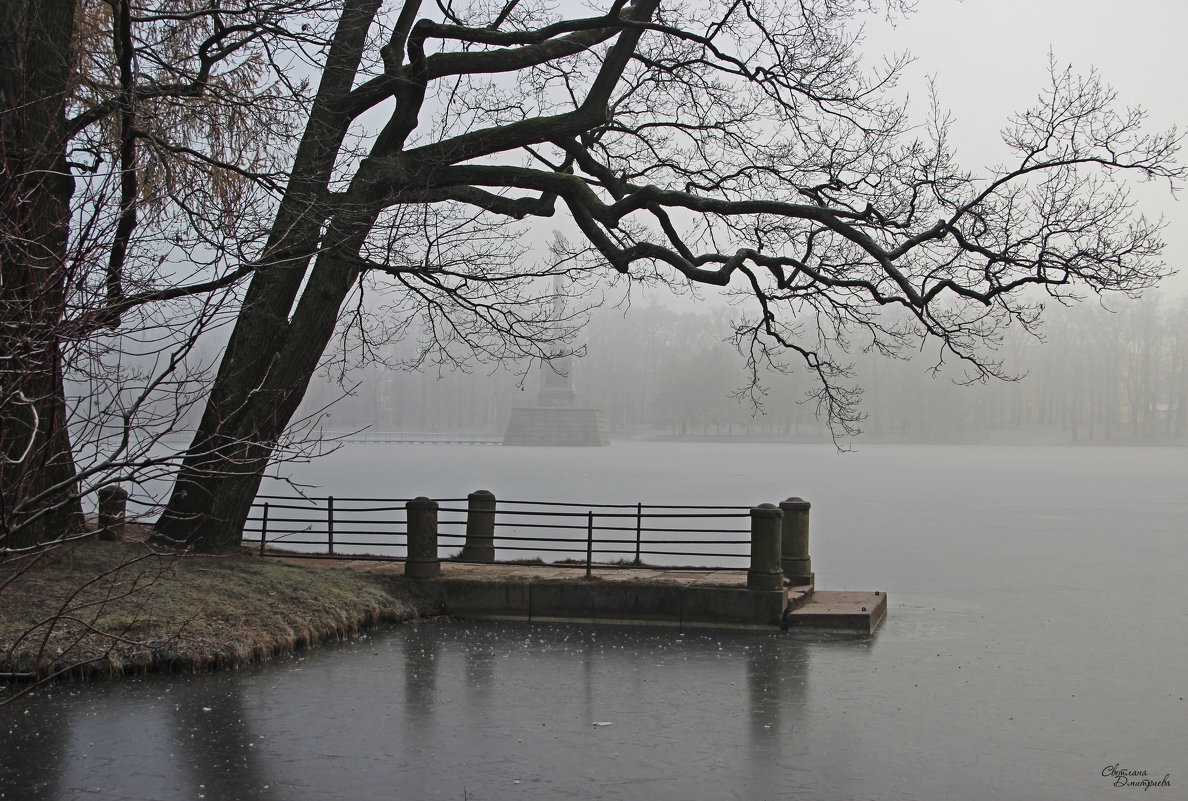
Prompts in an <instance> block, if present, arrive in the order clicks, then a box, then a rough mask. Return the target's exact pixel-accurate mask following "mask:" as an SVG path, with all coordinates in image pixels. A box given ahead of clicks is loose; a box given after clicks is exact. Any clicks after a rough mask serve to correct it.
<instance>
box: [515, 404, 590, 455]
mask: <svg viewBox="0 0 1188 801" xmlns="http://www.w3.org/2000/svg"><path fill="white" fill-rule="evenodd" d="M503 444H504V445H584V446H593V447H599V446H607V445H610V436H609V435H608V434H607V432H606V420H605V419H603V416H602V410H601V409H572V408H558V407H545V406H537V407H522V408H518V409H512V410H511V417H510V418H509V419H508V421H507V431H506V432H504V434H503Z"/></svg>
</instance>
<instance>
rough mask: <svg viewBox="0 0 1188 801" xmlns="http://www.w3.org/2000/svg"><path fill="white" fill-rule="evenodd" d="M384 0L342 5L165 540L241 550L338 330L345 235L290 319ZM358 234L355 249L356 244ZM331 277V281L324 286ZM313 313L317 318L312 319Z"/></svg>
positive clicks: (163, 531)
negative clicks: (286, 436)
mask: <svg viewBox="0 0 1188 801" xmlns="http://www.w3.org/2000/svg"><path fill="white" fill-rule="evenodd" d="M379 6H380V0H348V2H347V4H346V6H345V7H344V9H343V13H342V17H341V18H340V20H339V24H338V28H337V30H336V31H335V35H334V38H333V40H332V43H331V48H330V53H329V56H328V58H327V66H326V69H325V71H324V72H323V75H322V82H321V84H320V86H319V87H318V94H317V96H316V98H315V99H314V105H313V108H312V109H311V111H310V119H309V122H308V124H307V125H306V130H305V135H304V137H303V138H302V141H301V144H300V146H299V147H298V149H297V154H296V156H295V157H294V165H293V171H292V177H291V179H290V182H289V186H288V188H287V190H286V193H285V196H284V198H283V199H282V201H281V205H280V208H279V209H278V211H277V216H276V220H275V222H274V225H273V228H272V231H271V233H270V237H269V241H268V244H267V246H266V248H265V255H264V256H263V257H262V258H261V260H260V263H259V264H258V265H257V269H256V272H255V275H254V276H253V278H252V281H251V283H250V284H249V286H248V290H247V294H246V296H245V298H244V304H243V308H242V310H241V311H240V314H239V316H238V318H237V320H236V324H235V330H234V331H233V332H232V334H231V338H230V341H229V342H228V344H227V350H226V352H225V353H224V355H223V359H222V362H221V363H220V365H219V372H218V375H217V376H216V378H215V382H214V384H213V386H212V387H211V392H210V396H209V398H208V399H207V403H206V409H205V412H204V413H203V417H202V422H201V424H200V425H199V428H198V431H197V433H196V434H195V436H194V441H193V443H192V444H191V446H190V449H189V450H188V452H187V454H186V457H185V459H184V460H183V463H182V467H181V470H180V471H179V473H178V477H177V480H176V482H175V483H174V488H173V493H172V495H171V497H170V500H169V504H168V506H167V507H166V510H165V512H164V513H163V514H162V515H161V518H160V519H159V520H158V521H157V525H156V536H157V538H158V539H160V540H163V541H168V542H172V543H176V544H184V545H187V546H190V547H192V548H194V549H195V550H198V551H203V552H226V551H232V550H235V549H236V548H238V547H239V542H240V539H241V537H242V531H243V525H244V521H245V520H246V518H247V515H248V512H249V511H250V510H251V503H252V500H253V499H254V498H255V496H256V491H257V490H258V488H259V486H260V480H261V478H262V477H263V474H264V469H265V468H266V467H267V465H268V461H269V459H270V458H271V456H272V452H273V449H274V447H275V445H276V442H277V440H278V439H279V438H280V436H281V434H282V433H283V432H284V430H285V427H286V426H287V425H288V422H289V419H290V418H291V417H292V415H293V413H294V412H295V411H296V409H297V406H298V405H299V404H300V402H301V398H302V396H303V395H304V394H305V388H306V386H307V384H308V383H309V377H310V376H311V375H312V373H313V371H314V368H315V367H316V366H317V362H318V359H320V358H321V354H322V350H323V348H324V347H325V343H326V341H328V339H329V337H330V335H331V334H332V333H333V328H334V324H335V322H336V321H337V316H338V306H339V304H340V303H341V300H342V297H344V296H345V294H346V291H347V289H349V287H350V284H351V282H352V281H353V280H354V273H353V271H352V270H351V269H350V268H348V267H347V266H346V263H345V261H346V260H344V259H343V258H342V255H341V254H342V253H343V252H344V247H345V248H346V249H348V250H349V244H348V243H345V242H344V243H343V245H342V246H340V247H338V248H334V249H333V251H326V250H323V253H322V255H321V256H320V257H319V258H318V261H317V264H316V265H315V269H314V272H313V274H312V275H311V278H310V281H309V285H308V286H307V288H306V290H305V292H304V293H303V295H302V300H301V302H300V304H299V305H298V308H297V310H296V311H295V312H294V316H293V319H292V320H291V321H290V319H289V315H290V310H292V309H293V303H294V301H295V300H296V298H297V293H298V291H299V290H300V289H301V285H302V280H303V278H304V277H305V273H306V271H307V268H308V265H309V262H310V260H311V258H312V256H313V254H314V253H315V252H317V250H318V240H319V233H320V230H321V228H322V225H323V224H324V223H325V221H326V220H327V219H328V218H329V216H330V213H329V210H328V209H327V208H326V206H325V203H324V200H325V196H326V193H327V187H328V185H329V181H330V177H331V174H332V172H333V169H334V162H335V159H336V157H337V155H338V151H339V148H340V147H341V145H342V141H343V139H344V137H345V136H346V133H347V130H348V128H349V126H350V124H351V120H352V117H351V116H350V115H349V114H348V113H346V112H345V111H343V106H344V103H343V101H344V99H345V98H346V96H347V94H348V93H349V92H350V90H351V87H352V85H353V83H354V79H355V74H356V71H357V70H358V67H359V62H360V59H361V58H362V55H363V48H364V47H365V46H366V42H367V32H368V30H369V29H370V27H371V23H372V20H373V19H374V17H375V14H376V12H377V11H378V9H379ZM365 235H366V232H365V231H364V233H363V236H365ZM340 236H341V234H340ZM361 241H362V239H361V238H359V239H358V241H357V242H356V244H355V245H354V248H355V251H356V252H357V251H358V247H359V244H358V242H361ZM327 274H330V275H332V276H333V278H332V280H331V281H330V283H331V284H333V285H334V287H335V288H334V289H331V288H330V287H327V286H324V283H325V281H326V277H327ZM344 281H345V285H344V284H343V282H344ZM338 287H342V288H341V291H339V290H338ZM311 317H318V318H320V319H318V320H315V321H312V322H311V320H310V319H309V318H311ZM312 329H316V330H312Z"/></svg>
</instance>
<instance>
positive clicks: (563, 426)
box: [503, 276, 610, 446]
mask: <svg viewBox="0 0 1188 801" xmlns="http://www.w3.org/2000/svg"><path fill="white" fill-rule="evenodd" d="M553 292H554V295H555V297H556V300H555V301H554V310H555V312H556V316H557V318H558V319H560V317H561V314H562V313H563V311H564V303H565V301H564V292H563V290H562V287H561V277H560V276H557V277H556V278H555V279H554V280H553ZM574 361H575V360H574V358H573V357H572V356H569V355H565V356H557V357H555V358H553V359H550V360H549V361H547V362H545V363H543V364H542V365H541V366H540V389H539V390H538V391H537V393H536V404H535V405H533V406H523V407H518V408H514V409H512V410H511V417H510V418H508V421H507V431H506V432H504V434H503V444H504V445H592V446H599V445H610V437H609V436H608V435H607V433H606V421H605V420H604V419H603V416H602V410H601V409H593V408H582V407H579V406H578V405H577V392H576V391H575V390H574V382H573V371H574V366H575V365H574Z"/></svg>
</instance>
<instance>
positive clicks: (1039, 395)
mask: <svg viewBox="0 0 1188 801" xmlns="http://www.w3.org/2000/svg"><path fill="white" fill-rule="evenodd" d="M737 313H738V312H737V310H736V309H734V308H732V307H730V306H726V305H718V306H712V305H711V306H710V307H709V308H706V307H705V306H704V305H702V306H696V305H694V304H691V303H687V302H686V303H683V304H675V305H674V304H663V303H660V302H658V301H656V300H651V301H645V302H639V301H638V300H637V301H636V302H635V303H634V304H633V305H630V306H628V307H624V306H622V305H614V304H612V303H609V302H608V303H607V304H605V305H603V306H602V307H600V308H597V309H595V310H594V311H593V312H592V314H591V317H590V321H589V323H588V324H587V325H586V326H585V328H584V329H583V331H582V333H581V335H580V337H579V342H580V343H581V344H582V345H584V347H585V355H584V356H583V357H582V358H580V359H578V360H577V361H576V362H575V364H574V367H573V378H574V384H575V386H576V390H577V394H578V401H577V402H578V405H579V406H595V407H599V408H601V409H602V410H603V411H604V415H605V418H606V422H607V425H608V426H609V428H610V431H611V434H612V435H613V436H617V437H628V436H645V437H646V436H655V437H678V438H735V437H761V438H782V439H800V440H815V439H820V440H827V439H828V438H829V431H828V429H827V427H826V426H825V424H824V423H823V421H821V420H818V419H817V415H816V411H817V410H816V406H815V402H813V401H812V400H811V399H809V398H808V397H807V396H808V393H809V392H810V391H811V390H812V389H813V386H814V385H813V382H812V381H811V379H810V377H809V376H807V375H805V374H804V372H803V371H797V370H795V369H793V370H792V371H791V372H789V373H787V374H780V373H774V372H771V371H765V372H762V373H761V374H760V387H761V389H760V391H759V392H757V393H748V392H744V391H742V390H743V389H744V388H745V387H746V386H747V384H748V380H749V376H748V373H747V370H746V368H745V364H744V359H743V357H742V356H740V354H739V353H738V351H737V350H736V349H735V347H734V345H733V343H732V342H731V341H730V340H729V339H727V338H724V336H725V335H726V334H727V333H728V332H729V331H730V326H729V322H730V320H731V318H732V315H734V314H737ZM1046 315H1047V320H1046V324H1045V326H1044V329H1043V335H1044V339H1043V340H1038V339H1036V338H1035V337H1032V336H1030V335H1028V334H1026V333H1024V332H1022V331H1020V330H1018V329H1017V328H1015V329H1008V331H1007V332H1006V335H1005V336H1004V339H1003V341H1002V343H1001V345H1000V346H999V348H998V350H997V351H996V353H995V354H993V355H994V358H999V359H1002V360H1003V362H1004V366H1005V367H1006V369H1007V370H1008V371H1009V372H1011V373H1012V374H1014V375H1016V376H1018V380H1015V381H1008V382H1003V381H991V382H988V383H974V384H967V382H966V377H965V373H964V371H963V370H962V368H961V365H960V364H959V363H953V362H952V360H951V358H950V359H949V360H942V359H941V358H940V355H939V354H938V352H937V351H936V349H935V348H929V349H926V350H921V351H919V352H917V353H915V354H914V355H913V356H911V357H910V358H908V359H906V360H899V359H893V358H888V357H887V356H886V355H885V354H880V353H877V352H862V350H861V349H860V348H857V347H856V348H854V351H855V352H854V353H853V354H852V357H853V365H854V369H853V373H854V375H853V380H854V381H855V382H856V383H857V384H858V385H859V386H861V387H862V389H863V391H864V394H863V403H862V407H863V410H864V411H865V413H866V414H867V418H866V420H865V421H864V422H863V426H862V427H863V434H862V436H860V437H859V438H858V439H857V440H856V442H857V443H861V442H862V441H907V442H927V443H944V442H955V443H956V442H980V441H986V442H1011V441H1020V442H1036V443H1042V442H1052V443H1064V442H1111V441H1112V442H1145V443H1150V442H1175V443H1178V444H1185V443H1186V442H1188V437H1186V436H1185V435H1186V434H1188V295H1185V294H1183V293H1173V292H1169V291H1163V292H1151V293H1148V295H1147V296H1146V297H1144V298H1141V299H1138V300H1126V299H1121V300H1118V299H1115V300H1114V301H1113V302H1112V303H1111V307H1107V306H1105V305H1102V304H1101V303H1096V302H1093V301H1089V302H1086V303H1083V304H1080V305H1076V306H1068V307H1066V306H1061V305H1058V304H1052V305H1051V306H1050V307H1049V308H1048V309H1047V311H1046ZM416 341H417V337H416V336H408V337H406V338H404V339H402V340H401V341H398V342H394V343H390V344H387V345H384V346H382V347H381V350H380V352H379V353H377V354H374V355H376V356H379V357H380V362H387V363H388V364H391V365H394V366H391V367H389V366H385V364H384V363H371V364H367V365H365V366H362V367H352V366H350V364H349V358H348V357H347V356H344V355H343V354H342V353H341V351H340V352H338V353H335V352H331V353H330V355H329V357H328V358H327V360H326V362H325V364H324V365H323V368H322V369H321V370H320V371H319V373H318V375H317V376H316V377H315V380H314V381H313V382H312V383H311V385H310V389H309V392H308V393H307V395H306V400H305V404H304V407H303V411H302V414H300V415H299V416H308V417H309V418H310V419H311V420H315V421H317V423H318V424H319V425H320V427H321V428H323V429H324V430H325V431H333V432H343V431H355V430H359V429H364V428H370V429H372V430H376V431H400V430H408V431H482V432H490V433H502V431H503V428H504V427H505V426H506V424H507V418H508V415H509V412H510V410H511V409H512V408H513V407H515V406H531V405H534V403H535V398H536V392H537V389H538V388H539V381H540V378H539V370H540V367H539V366H532V365H527V364H524V363H520V364H516V365H511V366H508V367H504V368H501V369H491V368H487V367H484V366H482V365H437V366H427V367H425V368H423V369H421V370H420V371H416V370H409V369H407V368H406V367H405V366H403V365H400V364H398V363H399V362H400V361H401V360H403V359H408V358H411V357H412V356H413V354H414V348H415V347H416Z"/></svg>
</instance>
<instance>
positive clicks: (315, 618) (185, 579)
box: [0, 538, 421, 680]
mask: <svg viewBox="0 0 1188 801" xmlns="http://www.w3.org/2000/svg"><path fill="white" fill-rule="evenodd" d="M420 612H421V610H420V609H418V608H417V607H416V602H415V601H413V600H412V599H410V598H408V597H407V596H404V595H402V594H400V593H399V592H398V591H397V590H396V589H395V584H394V582H393V581H392V580H391V579H390V578H386V577H384V576H383V575H377V574H370V573H364V572H359V571H355V570H342V569H340V570H327V569H323V568H317V567H304V566H297V565H290V564H284V563H281V562H277V561H272V560H268V559H261V558H258V557H253V556H247V555H244V556H225V557H212V556H177V555H175V554H169V553H163V552H160V551H158V550H155V549H153V548H151V547H149V546H147V545H145V544H144V543H138V542H103V541H99V540H97V539H94V538H91V539H87V540H84V541H82V542H79V543H77V544H75V545H72V546H70V547H63V548H59V549H57V550H54V551H52V552H49V553H47V554H44V555H42V556H41V557H40V558H39V559H38V560H37V561H36V562H34V563H8V564H4V565H0V673H4V674H8V678H18V679H25V680H28V679H46V678H51V677H54V676H61V675H71V676H80V677H89V676H99V675H108V676H110V675H117V674H121V673H126V672H144V671H150V670H183V671H194V670H204V669H210V668H218V667H229V666H235V665H240V664H244V663H247V662H252V661H256V660H260V659H265V658H268V657H269V656H272V655H275V654H278V653H284V652H287V651H290V650H292V649H294V648H298V647H302V646H306V645H309V644H311V643H315V642H318V641H321V640H326V639H335V638H341V637H344V636H347V635H349V634H351V633H353V632H355V631H357V630H358V629H359V628H361V627H366V626H370V625H374V624H375V623H378V622H383V621H395V620H405V619H408V618H410V617H415V616H417V615H418V614H419V613H420Z"/></svg>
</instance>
